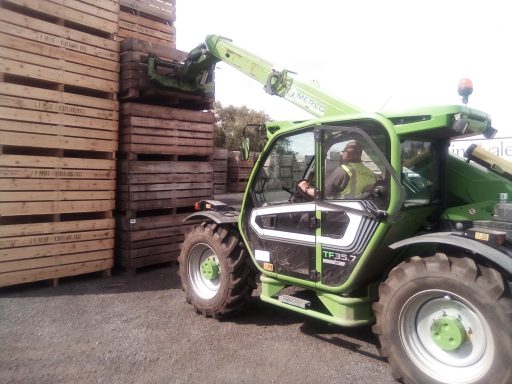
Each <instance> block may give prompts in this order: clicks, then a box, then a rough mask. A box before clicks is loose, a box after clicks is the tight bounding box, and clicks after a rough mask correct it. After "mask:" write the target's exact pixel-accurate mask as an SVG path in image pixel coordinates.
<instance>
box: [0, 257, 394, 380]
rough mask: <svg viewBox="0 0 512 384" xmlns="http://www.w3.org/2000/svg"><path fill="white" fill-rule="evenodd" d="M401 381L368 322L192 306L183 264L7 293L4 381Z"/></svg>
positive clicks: (1, 348)
mask: <svg viewBox="0 0 512 384" xmlns="http://www.w3.org/2000/svg"><path fill="white" fill-rule="evenodd" d="M207 382H209V383H237V384H238V383H264V382H265V383H267V382H269V383H283V384H284V383H294V384H300V383H313V382H316V383H372V384H385V383H394V382H395V381H394V380H393V379H392V378H391V375H390V371H389V367H388V365H387V363H386V362H385V361H383V360H382V359H381V358H380V357H379V355H378V352H377V348H376V346H375V338H374V336H373V335H372V333H371V331H370V329H369V328H362V329H354V330H344V329H340V328H339V327H335V326H331V325H328V324H324V323H320V322H317V321H315V320H311V319H308V318H305V317H303V316H301V315H298V314H294V313H290V312H287V311H284V310H281V309H279V308H275V307H273V306H271V305H269V304H265V303H263V302H261V301H260V300H259V299H258V298H257V296H256V294H255V295H254V297H253V300H252V301H251V303H250V304H249V306H248V308H247V310H246V311H245V312H244V313H243V314H241V315H239V316H238V317H235V318H233V319H231V320H229V321H222V322H221V321H217V320H214V319H210V318H204V317H202V316H200V315H197V314H196V313H195V312H194V311H193V309H192V307H191V306H190V305H188V304H186V303H185V297H184V293H183V291H182V290H181V288H180V279H179V276H178V267H177V265H176V264H173V265H167V266H161V267H156V268H147V269H143V270H140V271H139V272H138V273H137V275H135V276H126V275H122V274H114V275H113V276H112V277H110V278H105V277H100V276H99V275H98V274H92V275H88V276H82V277H73V278H66V279H61V281H60V285H59V286H58V287H55V288H54V287H52V286H50V284H49V283H48V282H39V283H33V284H28V285H22V286H15V287H7V288H1V289H0V383H5V384H7V383H12V384H14V383H20V384H22V383H23V384H29V383H37V384H44V383H51V384H56V383H73V384H81V383H84V384H85V383H87V384H89V383H109V384H116V383H119V384H121V383H122V384H127V383H166V384H167V383H194V384H195V383H207Z"/></svg>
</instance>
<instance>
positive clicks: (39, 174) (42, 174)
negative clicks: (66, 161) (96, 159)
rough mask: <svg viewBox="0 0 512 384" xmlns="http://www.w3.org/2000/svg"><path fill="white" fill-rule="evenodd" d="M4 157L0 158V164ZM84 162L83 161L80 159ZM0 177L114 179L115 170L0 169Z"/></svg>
mask: <svg viewBox="0 0 512 384" xmlns="http://www.w3.org/2000/svg"><path fill="white" fill-rule="evenodd" d="M3 157H5V155H1V156H0V162H1V160H2V158H3ZM81 160H82V161H84V159H81ZM0 177H5V178H35V179H106V180H111V179H113V178H114V177H115V170H113V169H112V170H105V169H97V170H95V169H90V170H89V169H49V168H21V167H0Z"/></svg>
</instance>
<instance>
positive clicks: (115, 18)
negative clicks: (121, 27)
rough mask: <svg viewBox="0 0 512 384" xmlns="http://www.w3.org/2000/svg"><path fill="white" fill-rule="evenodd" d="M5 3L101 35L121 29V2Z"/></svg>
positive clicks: (60, 0)
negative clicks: (119, 24)
mask: <svg viewBox="0 0 512 384" xmlns="http://www.w3.org/2000/svg"><path fill="white" fill-rule="evenodd" d="M2 3H3V7H4V8H8V9H14V10H16V11H18V12H20V13H25V14H30V15H37V17H39V18H41V19H43V18H44V19H46V20H48V21H50V23H59V24H63V25H65V26H70V27H71V28H73V29H83V30H86V31H88V32H90V33H94V34H97V35H99V36H108V35H113V34H115V33H117V30H118V23H119V2H118V0H101V1H98V0H43V1H38V0H2ZM2 12H3V11H2Z"/></svg>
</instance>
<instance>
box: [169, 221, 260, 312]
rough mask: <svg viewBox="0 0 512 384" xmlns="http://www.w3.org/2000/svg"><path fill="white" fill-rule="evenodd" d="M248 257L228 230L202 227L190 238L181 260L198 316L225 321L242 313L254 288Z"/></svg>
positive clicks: (186, 288) (183, 278)
mask: <svg viewBox="0 0 512 384" xmlns="http://www.w3.org/2000/svg"><path fill="white" fill-rule="evenodd" d="M249 261H250V260H249V255H248V254H247V251H246V250H245V248H244V247H243V246H241V243H240V239H239V238H238V236H237V235H236V234H235V233H233V232H232V231H230V229H229V228H226V227H223V226H219V225H217V224H212V223H202V224H200V225H198V226H196V227H195V228H194V229H193V230H192V232H190V233H189V234H187V236H186V238H185V241H184V243H183V246H182V249H181V254H180V257H179V264H180V277H181V282H182V285H183V289H184V291H185V294H186V298H187V302H188V303H190V304H192V305H193V306H194V308H195V310H196V311H197V312H198V313H202V314H203V315H205V316H210V317H214V318H224V317H227V316H230V315H233V314H235V313H237V312H239V311H240V310H241V309H242V308H243V306H244V305H245V303H246V301H247V300H248V299H249V298H250V297H251V293H252V291H253V289H254V288H255V273H254V271H253V269H252V268H251V267H250V265H249Z"/></svg>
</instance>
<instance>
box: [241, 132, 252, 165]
mask: <svg viewBox="0 0 512 384" xmlns="http://www.w3.org/2000/svg"><path fill="white" fill-rule="evenodd" d="M250 146H251V140H250V139H249V138H248V137H244V138H242V149H241V151H240V156H241V157H242V160H244V161H246V160H248V159H249V148H250Z"/></svg>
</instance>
